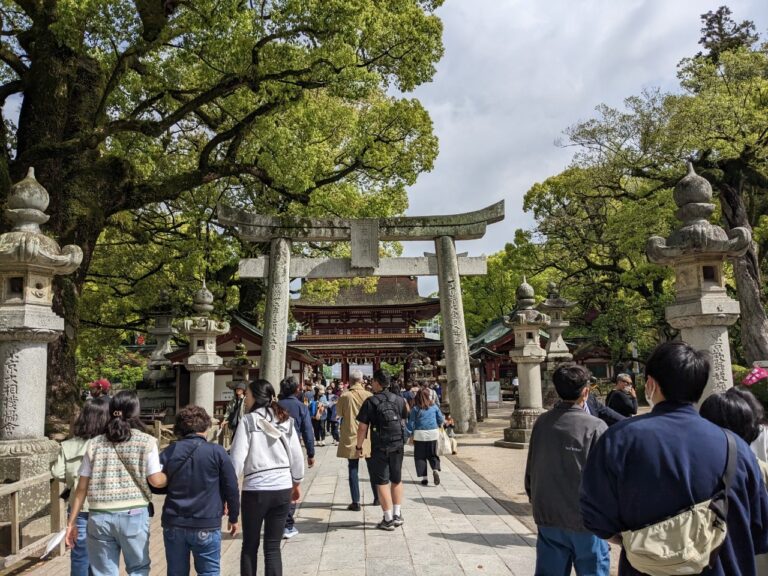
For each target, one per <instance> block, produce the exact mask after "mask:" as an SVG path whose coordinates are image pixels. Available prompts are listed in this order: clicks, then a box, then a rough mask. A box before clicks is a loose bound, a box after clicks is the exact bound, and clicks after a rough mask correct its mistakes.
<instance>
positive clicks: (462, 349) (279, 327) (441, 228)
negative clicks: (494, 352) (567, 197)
mask: <svg viewBox="0 0 768 576" xmlns="http://www.w3.org/2000/svg"><path fill="white" fill-rule="evenodd" d="M218 216H219V222H220V223H222V224H224V225H228V226H233V227H234V228H235V229H236V230H237V233H238V235H239V236H240V238H241V239H243V240H245V241H249V242H269V243H270V252H269V257H268V258H264V257H263V258H255V259H244V260H241V262H240V274H241V276H242V277H259V278H264V277H266V278H267V305H266V313H265V318H264V347H263V349H262V358H261V366H260V372H261V374H262V377H263V378H265V379H267V380H269V381H270V382H272V383H273V384H274V385H277V384H278V383H279V382H280V380H282V378H283V375H284V374H285V349H286V345H287V340H286V337H287V332H288V307H289V304H290V301H289V284H290V280H291V278H298V277H301V278H350V277H366V276H399V275H403V276H416V275H433V274H437V277H438V285H439V291H440V313H441V315H442V318H443V330H442V335H443V346H444V348H445V364H446V373H447V379H448V382H447V385H446V393H447V395H448V400H449V402H450V404H451V413H452V415H453V416H454V418H455V421H456V428H457V431H458V432H474V430H475V426H476V416H475V411H474V408H473V406H474V401H473V398H472V374H471V372H470V366H469V347H468V345H467V337H466V329H465V325H464V307H463V304H462V300H461V275H467V274H485V272H486V263H485V257H466V256H464V255H457V254H456V244H455V241H456V240H474V239H477V238H481V237H482V236H483V235H484V234H485V230H486V227H487V225H488V224H492V223H494V222H499V221H501V220H503V219H504V202H503V201H501V202H498V203H496V204H493V205H491V206H488V207H487V208H484V209H482V210H478V211H476V212H467V213H464V214H451V215H446V216H416V217H413V216H410V217H409V216H403V217H395V218H365V219H352V220H348V219H343V218H328V219H316V218H297V217H289V216H264V215H261V214H251V213H249V212H247V211H243V210H237V209H234V208H231V207H229V206H224V205H219V207H218ZM294 240H295V241H303V242H318V241H319V242H340V241H351V243H352V257H351V258H350V259H318V258H297V259H292V258H291V244H292V242H293V241H294ZM390 240H405V241H411V240H433V241H434V242H435V252H436V253H435V254H434V255H433V254H426V255H425V256H424V257H423V258H384V259H380V258H379V242H380V241H390Z"/></svg>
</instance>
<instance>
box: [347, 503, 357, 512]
mask: <svg viewBox="0 0 768 576" xmlns="http://www.w3.org/2000/svg"><path fill="white" fill-rule="evenodd" d="M347 510H350V511H352V512H360V504H359V503H358V502H352V504H350V505H349V506H347Z"/></svg>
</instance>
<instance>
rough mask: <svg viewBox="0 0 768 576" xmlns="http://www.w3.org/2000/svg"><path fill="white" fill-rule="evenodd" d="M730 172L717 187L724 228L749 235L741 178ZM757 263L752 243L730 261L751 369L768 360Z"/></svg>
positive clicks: (767, 335) (766, 321)
mask: <svg viewBox="0 0 768 576" xmlns="http://www.w3.org/2000/svg"><path fill="white" fill-rule="evenodd" d="M729 172H731V171H730V170H726V175H725V179H726V181H723V182H718V183H717V189H718V192H719V193H720V204H721V206H722V211H723V220H724V224H725V227H726V229H727V230H731V229H733V228H737V227H743V228H746V229H748V230H749V231H750V232H751V231H752V226H751V225H750V223H749V218H748V216H747V210H746V206H745V203H744V198H743V196H742V194H741V191H740V188H741V186H740V181H741V176H740V175H732V174H729ZM729 176H731V177H730V178H729ZM758 262H759V260H758V257H757V245H756V244H755V242H752V244H751V246H750V248H749V250H748V251H747V253H746V254H744V256H741V257H739V258H735V259H734V260H733V272H734V276H735V277H736V292H737V294H738V298H739V302H740V304H741V344H742V347H743V348H744V356H745V358H746V360H747V362H748V363H749V364H750V365H751V364H752V362H755V361H756V360H768V316H766V313H765V308H764V307H763V302H762V299H761V288H760V287H761V279H760V266H759V264H758Z"/></svg>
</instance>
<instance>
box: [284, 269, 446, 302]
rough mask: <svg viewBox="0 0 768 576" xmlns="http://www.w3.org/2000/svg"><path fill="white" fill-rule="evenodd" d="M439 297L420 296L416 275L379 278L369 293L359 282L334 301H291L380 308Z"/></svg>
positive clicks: (347, 287) (300, 299)
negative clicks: (372, 290) (413, 276)
mask: <svg viewBox="0 0 768 576" xmlns="http://www.w3.org/2000/svg"><path fill="white" fill-rule="evenodd" d="M439 303H440V299H439V298H425V297H423V296H420V295H419V289H418V284H417V281H416V278H412V277H409V276H391V277H382V278H379V280H378V284H377V286H376V291H375V292H367V291H366V290H365V287H364V286H362V285H359V284H352V285H350V286H344V287H342V288H340V289H339V292H338V293H337V294H336V297H335V298H334V299H333V300H328V301H318V300H314V299H313V300H307V299H305V298H297V299H295V300H292V301H291V307H292V308H350V307H366V308H376V307H382V306H419V305H439Z"/></svg>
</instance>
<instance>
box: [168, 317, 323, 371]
mask: <svg viewBox="0 0 768 576" xmlns="http://www.w3.org/2000/svg"><path fill="white" fill-rule="evenodd" d="M235 336H239V337H242V338H245V339H246V340H248V341H250V342H252V343H254V344H256V345H257V346H258V347H259V349H261V345H262V340H263V338H264V334H263V332H262V331H261V330H259V328H257V327H256V325H255V324H252V323H251V322H249V321H248V320H246V319H245V318H243V317H242V316H240V315H239V314H237V313H232V315H231V322H230V331H229V332H228V333H226V334H222V335H220V336H218V337H217V338H216V346H217V347H219V346H221V345H222V344H224V343H225V342H228V341H229V340H231V339H232V338H233V337H235ZM286 355H287V357H288V358H289V359H291V360H301V361H303V362H306V363H308V364H313V363H316V362H318V361H319V359H318V358H315V357H314V356H312V353H311V352H310V351H309V350H307V349H305V348H304V347H301V346H296V345H294V344H290V343H288V344H287V345H286ZM188 356H189V347H188V346H181V347H179V348H177V349H176V350H174V351H173V352H170V353H169V354H166V355H165V357H166V358H167V359H168V360H170V361H171V362H173V363H181V362H184V360H186V358H187V357H188Z"/></svg>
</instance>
